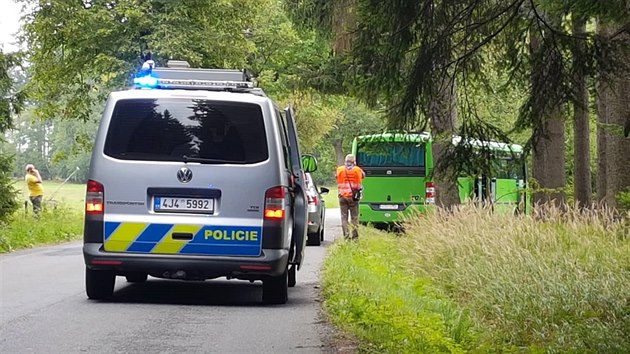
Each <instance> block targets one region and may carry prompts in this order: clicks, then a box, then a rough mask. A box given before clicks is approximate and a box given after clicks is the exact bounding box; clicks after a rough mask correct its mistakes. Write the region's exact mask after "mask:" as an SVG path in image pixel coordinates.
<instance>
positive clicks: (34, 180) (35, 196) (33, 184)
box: [24, 163, 44, 217]
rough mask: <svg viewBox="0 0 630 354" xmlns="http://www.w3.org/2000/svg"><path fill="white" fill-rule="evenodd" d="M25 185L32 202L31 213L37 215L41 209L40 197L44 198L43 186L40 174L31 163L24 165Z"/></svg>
mask: <svg viewBox="0 0 630 354" xmlns="http://www.w3.org/2000/svg"><path fill="white" fill-rule="evenodd" d="M24 179H25V180H26V186H27V187H28V192H29V193H28V198H29V199H30V200H31V204H33V214H34V215H35V216H37V217H38V216H39V214H40V212H41V211H42V199H44V186H43V185H42V176H41V175H40V174H39V171H37V169H36V168H35V166H33V164H30V163H29V164H28V165H26V177H25V178H24Z"/></svg>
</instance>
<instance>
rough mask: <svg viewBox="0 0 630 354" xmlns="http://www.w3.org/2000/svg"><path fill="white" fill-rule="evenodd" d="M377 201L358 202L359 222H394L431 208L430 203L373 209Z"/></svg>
mask: <svg viewBox="0 0 630 354" xmlns="http://www.w3.org/2000/svg"><path fill="white" fill-rule="evenodd" d="M375 205H379V204H378V203H367V202H360V203H359V221H360V222H361V223H395V222H399V221H401V220H402V219H403V218H404V217H405V216H411V215H414V214H417V213H421V214H422V213H426V212H427V211H428V210H431V209H432V208H433V206H432V205H424V204H411V205H407V206H405V208H404V209H403V210H375V209H376V208H375V207H374V206H375Z"/></svg>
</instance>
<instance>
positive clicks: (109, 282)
mask: <svg viewBox="0 0 630 354" xmlns="http://www.w3.org/2000/svg"><path fill="white" fill-rule="evenodd" d="M115 283H116V274H114V273H113V272H110V271H106V270H92V269H89V268H85V292H86V294H87V297H88V298H89V299H92V300H103V299H108V298H110V297H112V295H113V294H114V284H115Z"/></svg>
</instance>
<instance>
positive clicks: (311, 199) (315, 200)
mask: <svg viewBox="0 0 630 354" xmlns="http://www.w3.org/2000/svg"><path fill="white" fill-rule="evenodd" d="M307 198H308V203H309V204H315V205H317V204H318V203H319V200H318V198H317V196H316V195H310V194H309V195H308V196H307Z"/></svg>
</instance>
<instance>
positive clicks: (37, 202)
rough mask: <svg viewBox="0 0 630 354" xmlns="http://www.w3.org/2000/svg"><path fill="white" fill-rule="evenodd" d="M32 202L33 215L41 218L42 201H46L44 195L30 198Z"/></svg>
mask: <svg viewBox="0 0 630 354" xmlns="http://www.w3.org/2000/svg"><path fill="white" fill-rule="evenodd" d="M29 199H30V200H31V204H33V214H34V215H35V216H39V214H40V212H41V211H42V199H44V196H43V195H38V196H37V197H29Z"/></svg>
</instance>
